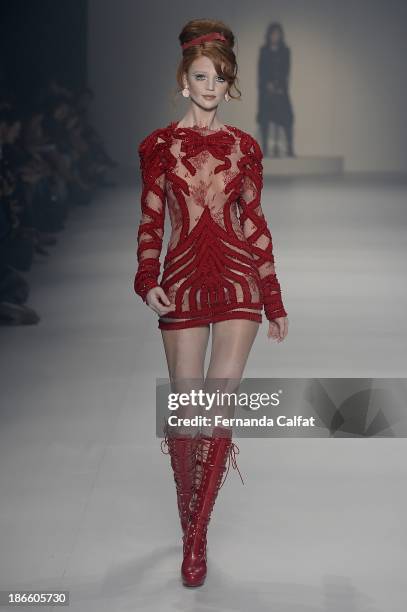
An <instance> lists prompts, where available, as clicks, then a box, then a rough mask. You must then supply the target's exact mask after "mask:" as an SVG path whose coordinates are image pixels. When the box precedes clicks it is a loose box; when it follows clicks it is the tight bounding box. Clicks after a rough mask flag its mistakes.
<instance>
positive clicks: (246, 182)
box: [134, 19, 288, 586]
mask: <svg viewBox="0 0 407 612" xmlns="http://www.w3.org/2000/svg"><path fill="white" fill-rule="evenodd" d="M179 41H180V44H181V48H182V59H181V61H180V65H179V68H178V73H177V81H178V85H179V87H180V91H182V94H183V96H185V97H186V98H189V100H190V104H189V108H188V111H187V113H186V114H185V116H184V117H183V118H182V119H181V120H180V121H175V122H171V123H169V124H168V125H166V126H165V127H161V128H157V129H156V130H154V131H153V132H151V133H150V134H148V135H147V136H146V137H145V138H144V139H143V140H142V142H141V143H140V145H139V155H140V168H141V172H142V194H141V210H142V216H141V221H140V225H139V229H138V237H137V240H138V249H137V258H138V269H137V273H136V276H135V279H134V290H135V292H136V293H137V294H138V295H139V296H140V297H141V298H142V300H143V301H144V302H145V303H146V304H147V305H148V306H149V307H150V308H151V309H152V310H153V311H154V312H155V313H156V314H157V315H158V328H159V329H160V331H161V334H162V338H163V343H164V349H165V354H166V359H167V365H168V370H169V378H170V381H171V384H172V385H173V389H176V390H177V391H179V390H182V391H185V390H187V388H189V389H191V388H192V387H193V385H194V383H195V382H196V381H197V382H198V386H200V387H202V388H204V389H205V390H206V391H207V390H208V389H209V388H210V389H212V390H213V389H214V388H215V387H216V389H218V390H220V391H222V392H225V391H226V392H229V393H230V392H233V391H234V390H235V388H236V381H239V380H240V379H241V377H242V374H243V370H244V367H245V365H246V361H247V359H248V356H249V353H250V349H251V347H252V344H253V342H254V339H255V337H256V334H257V331H258V328H259V325H260V323H261V322H262V314H261V312H262V309H263V308H264V312H265V315H266V318H267V320H268V333H267V336H268V338H272V339H274V340H276V341H277V342H281V341H282V340H284V338H285V337H286V335H287V332H288V319H287V313H286V311H285V309H284V305H283V302H282V297H281V290H280V285H279V282H278V280H277V276H276V272H275V267H274V258H273V247H272V237H271V233H270V230H269V228H268V226H267V222H266V220H265V217H264V214H263V211H262V207H261V204H260V196H261V190H262V153H261V149H260V147H259V144H258V143H257V141H256V140H255V139H254V138H253V137H252V136H251V135H250V134H248V133H247V132H245V131H243V130H241V129H239V128H237V127H235V126H232V125H226V124H225V125H224V124H221V123H220V122H219V120H218V118H217V110H218V107H219V104H220V102H221V101H222V100H225V101H226V102H228V101H229V100H230V99H231V98H233V97H236V98H237V97H239V96H234V95H233V94H232V89H233V87H235V89H236V91H237V92H238V94H240V92H239V90H238V89H237V87H236V85H235V81H236V79H237V76H236V73H237V63H236V57H235V54H234V51H233V47H234V35H233V33H232V32H231V30H230V29H229V28H228V27H227V26H226V25H225V24H224V23H223V22H220V21H215V20H206V19H196V20H192V21H190V22H188V23H187V24H186V25H185V26H184V28H183V29H182V31H181V33H180V35H179ZM166 202H167V205H168V211H169V216H170V221H171V236H170V239H169V243H168V247H167V252H166V256H165V260H164V269H163V274H162V278H161V279H160V282H159V275H160V262H159V257H160V253H161V249H162V242H163V235H164V220H165V204H166ZM211 325H212V347H211V355H210V363H209V366H208V371H207V374H206V378H205V374H204V363H205V354H206V349H207V345H208V340H209V334H210V326H211ZM191 381H194V382H193V383H192V382H191ZM162 449H163V452H166V453H168V454H169V455H170V460H171V466H172V469H173V476H174V480H175V484H176V492H177V502H178V510H179V515H180V521H181V527H182V530H183V561H182V567H181V575H182V580H183V583H184V585H186V586H199V585H201V584H203V582H204V580H205V576H206V561H207V555H206V536H207V528H208V523H209V520H210V516H211V513H212V510H213V506H214V503H215V499H216V497H217V494H218V491H219V488H220V487H221V486H222V484H223V482H222V477H223V475H224V472H225V470H226V465H227V460H228V458H229V461H232V465H233V467H237V464H236V457H235V455H236V453H237V452H238V450H239V449H238V447H237V445H236V444H234V443H232V432H231V430H230V429H229V428H226V427H212V428H207V429H206V430H204V431H203V430H202V429H201V430H199V432H198V433H196V434H195V435H192V434H191V432H190V431H186V430H184V429H183V428H169V427H168V426H166V428H165V438H164V440H163V442H162ZM226 474H227V472H226ZM223 481H224V479H223Z"/></svg>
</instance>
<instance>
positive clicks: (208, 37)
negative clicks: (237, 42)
mask: <svg viewBox="0 0 407 612" xmlns="http://www.w3.org/2000/svg"><path fill="white" fill-rule="evenodd" d="M215 39H217V40H224V41H226V38H225V37H224V36H223V34H221V33H220V32H210V33H209V34H203V36H198V38H193V39H192V40H189V41H188V42H186V43H184V44H183V45H181V47H182V48H183V49H188V47H192V45H199V44H200V43H203V42H205V41H206V40H215Z"/></svg>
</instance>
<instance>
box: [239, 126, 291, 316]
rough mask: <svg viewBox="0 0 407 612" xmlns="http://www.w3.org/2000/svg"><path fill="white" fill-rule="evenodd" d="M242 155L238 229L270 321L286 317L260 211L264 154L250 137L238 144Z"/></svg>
mask: <svg viewBox="0 0 407 612" xmlns="http://www.w3.org/2000/svg"><path fill="white" fill-rule="evenodd" d="M241 150H242V151H243V153H244V156H243V158H242V159H241V160H240V162H239V165H240V166H241V170H242V172H243V185H242V191H241V194H240V198H239V200H238V205H239V210H240V225H241V226H242V229H243V233H244V235H245V238H246V240H247V241H248V242H249V244H250V248H251V251H252V253H253V255H254V256H255V263H256V266H257V269H258V271H259V275H260V279H261V286H262V292H263V302H264V312H265V315H266V317H267V319H268V320H269V321H272V320H273V319H276V318H278V317H285V316H287V313H286V311H285V308H284V305H283V301H282V297H281V288H280V283H279V281H278V279H277V275H276V270H275V265H274V255H273V241H272V236H271V233H270V230H269V228H268V225H267V221H266V219H265V217H264V213H263V210H262V207H261V193H262V188H263V163H262V159H263V154H262V152H261V149H260V146H259V144H258V142H257V141H256V140H255V139H254V138H252V137H251V136H249V135H245V136H244V137H243V138H242V140H241Z"/></svg>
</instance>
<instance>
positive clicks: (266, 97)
mask: <svg viewBox="0 0 407 612" xmlns="http://www.w3.org/2000/svg"><path fill="white" fill-rule="evenodd" d="M289 75H290V49H289V47H287V46H286V45H280V46H279V47H278V49H276V50H272V49H270V48H269V47H267V46H266V45H263V46H262V47H261V49H260V55H259V62H258V70H257V79H258V93H259V96H258V104H259V105H258V111H257V115H256V121H257V122H258V123H260V124H262V123H267V122H269V121H273V123H277V124H278V125H283V126H284V125H291V124H292V123H293V121H294V113H293V109H292V105H291V101H290V96H289V92H288V83H289ZM268 83H273V86H274V91H273V92H270V91H269V90H268Z"/></svg>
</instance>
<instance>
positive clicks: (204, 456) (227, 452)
mask: <svg viewBox="0 0 407 612" xmlns="http://www.w3.org/2000/svg"><path fill="white" fill-rule="evenodd" d="M235 454H239V448H238V446H237V445H236V444H234V443H232V437H231V431H230V430H227V429H224V428H223V427H215V428H214V430H213V432H212V436H201V437H200V438H199V441H198V447H197V466H196V485H195V492H194V496H193V499H192V501H191V515H190V520H189V522H188V526H187V530H186V532H185V535H184V559H183V562H182V566H181V576H182V581H183V584H184V585H185V586H200V585H202V584H203V582H204V581H205V577H206V560H207V559H206V535H207V529H208V524H209V521H210V518H211V512H212V510H213V506H214V504H215V500H216V497H217V495H218V492H219V489H220V488H221V487H222V486H223V484H224V482H225V480H226V477H227V475H228V472H229V467H230V460H231V461H232V465H233V468H235V469H236V468H237V470H238V472H239V474H240V470H239V468H238V467H237V463H236V457H235ZM228 457H229V464H228V468H227V471H226V474H225V478H224V479H223V482H222V476H223V475H224V472H225V468H226V461H227V458H228ZM240 478H241V479H242V476H241V474H240ZM242 483H243V479H242ZM243 484H244V483H243Z"/></svg>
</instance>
